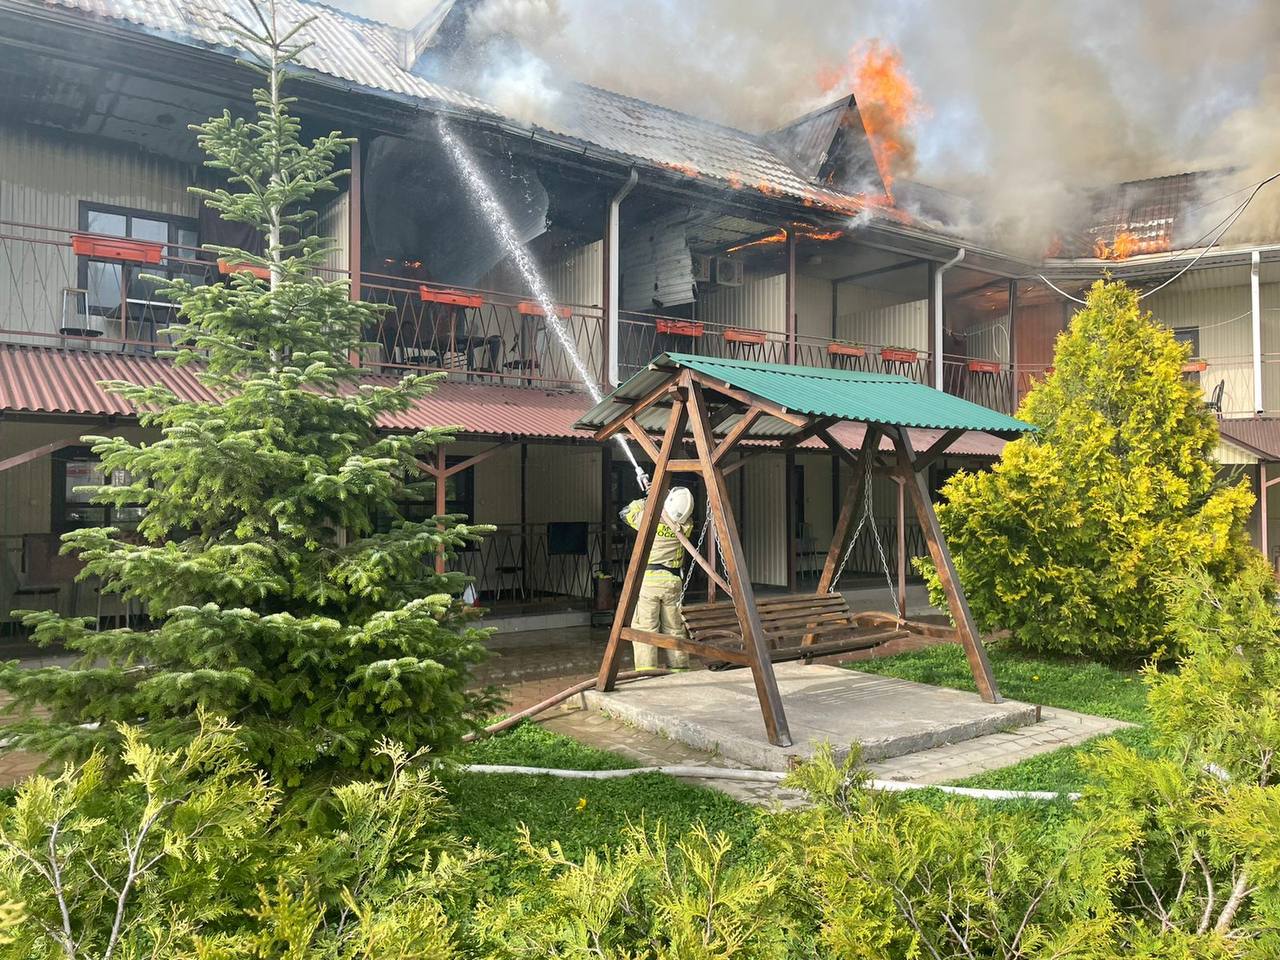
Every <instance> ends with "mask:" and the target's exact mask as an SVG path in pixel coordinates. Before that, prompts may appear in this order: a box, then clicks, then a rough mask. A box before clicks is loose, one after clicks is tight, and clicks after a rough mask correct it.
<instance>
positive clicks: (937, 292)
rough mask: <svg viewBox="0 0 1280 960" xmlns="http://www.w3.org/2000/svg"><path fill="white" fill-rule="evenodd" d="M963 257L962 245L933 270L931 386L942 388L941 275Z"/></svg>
mask: <svg viewBox="0 0 1280 960" xmlns="http://www.w3.org/2000/svg"><path fill="white" fill-rule="evenodd" d="M963 259H964V247H960V248H959V249H958V250H957V251H956V255H955V256H954V257H952V258H951V259H950V260H948V261H947V262H946V263H944V264H942V266H940V267H938V269H937V270H935V271H933V350H934V357H933V386H934V388H935V389H937V390H941V389H942V275H943V274H944V273H946V272H947V271H948V270H950V269H951V268H952V267H954V266H955V265H956V264H957V263H959V262H960V261H961V260H963Z"/></svg>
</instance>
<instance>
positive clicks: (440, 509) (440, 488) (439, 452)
mask: <svg viewBox="0 0 1280 960" xmlns="http://www.w3.org/2000/svg"><path fill="white" fill-rule="evenodd" d="M435 478H436V515H437V516H439V515H440V514H442V513H444V512H445V510H447V509H448V500H447V498H446V497H445V486H446V484H448V482H449V481H448V479H447V478H446V477H445V460H444V445H443V444H437V445H436V470H435ZM437 529H439V530H440V532H441V533H443V532H444V524H443V523H440V524H437ZM436 573H444V547H443V546H442V547H441V548H440V549H439V550H437V551H436Z"/></svg>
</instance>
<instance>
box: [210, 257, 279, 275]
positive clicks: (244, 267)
mask: <svg viewBox="0 0 1280 960" xmlns="http://www.w3.org/2000/svg"><path fill="white" fill-rule="evenodd" d="M218 272H219V273H222V274H226V275H227V276H230V275H231V274H233V273H252V274H253V275H254V276H255V277H257V278H258V279H259V280H270V279H271V268H270V267H259V266H257V265H256V264H252V263H240V262H238V261H233V260H223V259H221V258H219V259H218Z"/></svg>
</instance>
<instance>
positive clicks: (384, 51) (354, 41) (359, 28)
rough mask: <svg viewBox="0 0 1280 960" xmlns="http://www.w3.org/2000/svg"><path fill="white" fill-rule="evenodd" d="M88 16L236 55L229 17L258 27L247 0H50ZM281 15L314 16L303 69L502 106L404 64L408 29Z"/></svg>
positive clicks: (474, 107)
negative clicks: (407, 67)
mask: <svg viewBox="0 0 1280 960" xmlns="http://www.w3.org/2000/svg"><path fill="white" fill-rule="evenodd" d="M46 2H47V3H49V4H52V5H55V6H59V7H64V8H66V9H69V10H74V11H76V12H78V13H81V14H86V15H88V16H90V17H95V18H99V19H104V20H117V21H122V22H123V23H125V24H128V25H131V26H133V27H135V28H140V29H141V30H142V31H143V32H145V33H149V34H152V35H155V36H161V37H165V38H167V39H170V40H177V41H179V42H181V43H189V44H195V45H198V46H203V47H211V48H214V49H217V50H221V51H225V52H229V53H233V54H238V53H240V52H241V51H242V49H243V44H242V43H241V41H240V40H239V39H237V37H236V36H235V34H234V33H233V32H232V24H231V22H230V21H229V20H228V17H235V18H236V19H237V20H240V21H242V22H245V23H249V24H256V23H257V20H256V18H255V17H254V14H253V10H252V8H251V6H250V4H249V2H248V0H201V2H200V3H194V2H191V0H46ZM278 10H279V12H280V19H281V20H282V21H283V22H285V23H289V24H292V23H298V22H300V21H302V20H305V19H306V18H307V17H313V18H314V19H313V21H312V23H311V25H310V26H309V27H308V28H307V30H306V35H305V36H304V37H302V38H301V39H303V40H307V41H310V42H311V46H310V47H308V48H307V49H306V50H304V51H303V52H302V55H301V56H300V57H299V58H298V60H299V63H300V65H301V66H303V67H306V68H308V69H310V70H315V71H317V72H318V73H323V74H326V75H328V76H331V77H337V78H338V79H340V80H346V81H349V82H352V83H355V84H358V85H359V86H362V87H365V88H367V89H369V90H378V91H386V92H388V93H395V94H400V95H402V96H408V97H414V98H417V99H422V100H428V101H434V102H437V103H445V104H448V105H450V106H454V107H458V108H461V109H465V110H470V111H477V112H482V113H487V114H493V115H496V114H497V111H496V110H494V109H493V107H491V106H489V105H488V104H487V103H485V102H484V101H482V100H479V99H477V98H475V97H473V96H471V95H469V94H467V93H464V92H462V91H460V90H456V89H454V88H451V87H446V86H444V85H442V84H439V83H433V82H431V81H429V80H425V79H423V78H422V77H419V76H416V75H414V74H412V73H410V72H409V71H408V70H406V69H404V67H403V65H402V62H401V61H402V56H403V55H402V52H401V51H402V50H403V49H404V44H405V43H406V42H407V39H406V32H405V31H403V30H400V29H398V28H396V27H392V26H390V25H389V24H385V23H379V22H378V21H376V20H368V19H365V18H363V17H358V16H355V15H354V14H350V13H346V12H344V11H341V10H337V9H335V8H333V7H329V6H326V5H324V4H323V3H315V2H308V0H278Z"/></svg>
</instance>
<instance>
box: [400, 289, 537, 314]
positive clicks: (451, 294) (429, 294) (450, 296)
mask: <svg viewBox="0 0 1280 960" xmlns="http://www.w3.org/2000/svg"><path fill="white" fill-rule="evenodd" d="M418 296H419V297H421V298H422V299H423V300H424V301H425V302H426V303H446V304H449V305H450V306H454V307H482V306H484V297H482V296H480V294H478V293H464V292H463V291H461V290H437V289H435V288H433V287H428V286H420V287H418ZM521 312H523V311H521Z"/></svg>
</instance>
